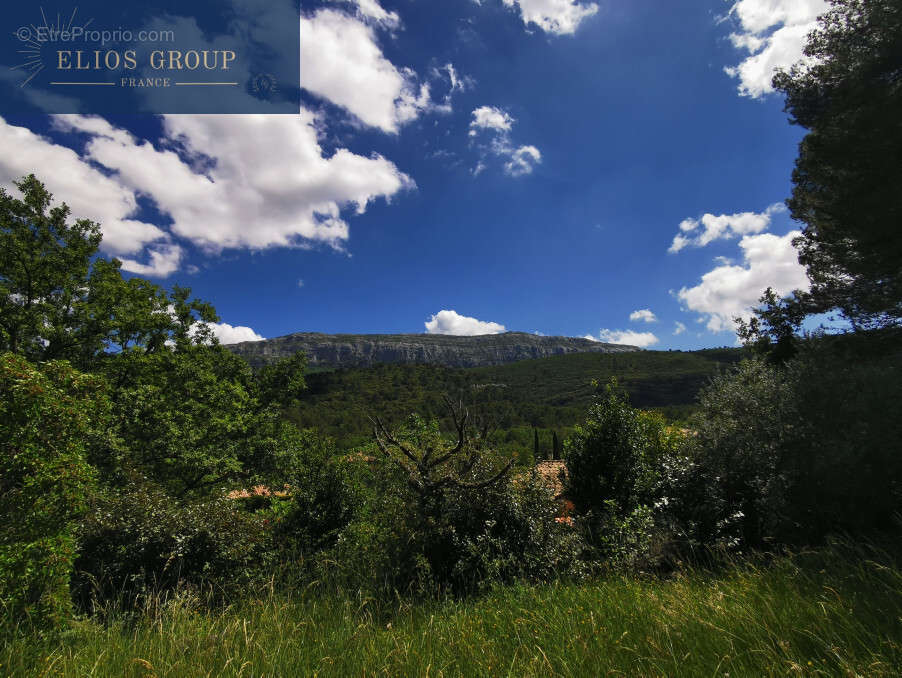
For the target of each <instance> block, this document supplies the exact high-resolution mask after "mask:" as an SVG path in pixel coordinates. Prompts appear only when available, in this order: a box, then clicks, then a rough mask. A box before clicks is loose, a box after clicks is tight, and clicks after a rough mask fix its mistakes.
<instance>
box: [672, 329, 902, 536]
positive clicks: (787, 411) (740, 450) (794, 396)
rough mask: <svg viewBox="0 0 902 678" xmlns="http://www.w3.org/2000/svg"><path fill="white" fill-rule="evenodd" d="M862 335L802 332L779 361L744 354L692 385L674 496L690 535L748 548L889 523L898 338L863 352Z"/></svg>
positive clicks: (898, 417)
mask: <svg viewBox="0 0 902 678" xmlns="http://www.w3.org/2000/svg"><path fill="white" fill-rule="evenodd" d="M863 341H864V340H863V339H862V338H861V337H819V338H814V339H809V340H806V341H803V342H800V344H799V350H798V355H797V356H796V357H795V358H793V359H792V360H790V361H789V362H787V363H786V364H785V365H784V366H783V367H773V366H770V365H768V364H767V363H766V362H765V361H764V360H762V359H760V358H755V359H751V360H747V361H745V362H743V363H742V364H740V366H739V367H738V368H737V369H736V370H735V372H733V373H731V374H727V375H724V376H722V377H720V378H718V379H715V380H714V381H713V382H712V383H711V385H710V386H709V387H708V388H707V389H706V390H705V391H704V392H703V394H702V396H701V410H700V412H699V414H698V415H697V417H696V419H695V421H694V423H693V426H694V427H695V429H696V430H697V433H698V436H697V440H696V442H697V457H696V459H695V463H694V466H693V469H692V472H691V473H689V474H687V475H686V477H685V479H684V480H685V482H684V484H683V492H682V494H683V497H682V499H681V501H680V503H681V511H682V514H683V515H684V516H686V523H687V524H689V525H691V526H692V531H693V532H694V534H695V537H696V539H697V540H698V541H699V542H702V543H712V542H718V543H726V544H731V545H734V546H749V547H753V548H758V547H762V546H764V545H766V544H768V543H773V542H780V543H796V544H799V543H801V544H807V543H817V542H821V541H823V539H824V538H825V537H826V536H827V535H828V534H830V533H840V532H846V533H853V534H858V535H862V534H866V533H868V532H872V531H874V530H888V529H892V528H893V527H894V519H895V517H896V516H897V515H898V513H899V511H900V509H902V459H900V455H899V449H900V447H899V440H900V439H902V423H900V422H902V400H900V395H902V393H900V386H899V384H900V381H899V354H898V344H896V348H895V349H892V350H888V351H885V350H884V351H881V353H880V354H879V355H877V354H875V355H871V354H870V353H869V351H868V347H869V346H871V345H870V344H869V343H868V342H867V341H864V343H862V342H863ZM850 346H855V347H857V348H856V350H853V351H847V349H848V348H849V347H850Z"/></svg>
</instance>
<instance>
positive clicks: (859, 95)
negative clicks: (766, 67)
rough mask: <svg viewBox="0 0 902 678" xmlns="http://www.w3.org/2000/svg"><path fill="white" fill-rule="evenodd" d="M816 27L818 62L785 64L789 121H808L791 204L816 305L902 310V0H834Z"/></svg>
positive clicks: (811, 48) (777, 83)
mask: <svg viewBox="0 0 902 678" xmlns="http://www.w3.org/2000/svg"><path fill="white" fill-rule="evenodd" d="M831 2H832V8H831V9H830V11H829V12H827V13H826V14H825V15H824V16H822V17H821V19H820V20H819V25H818V28H817V29H816V30H815V31H814V32H813V33H812V34H811V35H810V36H809V39H808V44H807V46H806V48H805V54H806V55H807V56H808V57H810V58H811V59H812V60H813V62H812V63H810V64H808V65H796V66H794V67H793V68H792V69H791V70H789V71H783V72H778V73H777V75H776V76H775V77H774V87H775V88H776V89H777V90H779V91H781V92H783V93H784V94H785V95H786V107H785V110H786V112H787V113H789V115H790V122H791V123H793V124H796V125H800V126H801V127H803V128H805V129H807V130H808V134H807V135H806V136H805V138H804V139H803V140H802V143H801V145H800V147H799V156H798V159H797V160H796V165H795V170H794V172H793V192H792V198H791V199H790V200H789V201H788V205H789V208H790V211H791V213H792V216H793V218H794V219H797V220H799V221H801V222H803V224H804V227H803V231H802V235H801V237H800V238H798V239H797V241H796V245H797V246H798V247H799V248H800V251H801V255H800V261H801V263H803V264H804V265H805V266H806V268H807V271H808V275H809V278H810V279H811V283H812V286H811V292H810V294H808V295H802V296H801V297H800V300H801V301H802V302H803V304H804V306H805V308H806V310H807V311H808V312H818V311H829V310H832V309H839V310H840V311H841V313H842V314H843V315H844V316H845V317H846V318H848V319H849V320H850V321H852V323H853V324H854V325H856V326H865V327H866V326H873V325H884V324H887V323H898V322H899V319H900V318H902V266H900V264H899V262H900V261H902V230H900V229H899V224H900V223H902V197H900V196H902V192H900V191H899V186H900V185H902V164H900V162H899V158H900V157H902V77H900V64H902V5H900V4H899V2H898V0H831Z"/></svg>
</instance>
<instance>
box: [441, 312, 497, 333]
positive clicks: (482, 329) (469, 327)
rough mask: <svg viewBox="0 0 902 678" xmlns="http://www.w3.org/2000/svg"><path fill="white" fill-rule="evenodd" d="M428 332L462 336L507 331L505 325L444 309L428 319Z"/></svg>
mask: <svg viewBox="0 0 902 678" xmlns="http://www.w3.org/2000/svg"><path fill="white" fill-rule="evenodd" d="M425 325H426V333H427V334H453V335H456V336H460V337H473V336H476V335H480V334H500V333H501V332H504V331H505V328H504V325H499V324H498V323H493V322H484V321H482V320H477V319H476V318H470V317H468V316H465V315H460V314H459V313H458V312H457V311H448V310H443V311H439V312H438V313H436V314H435V315H434V316H432V317H431V318H430V319H429V320H427V321H426V323H425Z"/></svg>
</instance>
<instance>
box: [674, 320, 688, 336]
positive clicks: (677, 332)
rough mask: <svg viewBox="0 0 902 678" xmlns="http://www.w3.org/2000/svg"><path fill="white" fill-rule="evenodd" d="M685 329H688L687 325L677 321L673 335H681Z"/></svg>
mask: <svg viewBox="0 0 902 678" xmlns="http://www.w3.org/2000/svg"><path fill="white" fill-rule="evenodd" d="M685 331H686V326H685V325H684V324H683V323H681V322H679V321H677V322H676V324H675V325H674V326H673V336H677V335H680V334H682V333H683V332H685Z"/></svg>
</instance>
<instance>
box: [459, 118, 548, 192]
mask: <svg viewBox="0 0 902 678" xmlns="http://www.w3.org/2000/svg"><path fill="white" fill-rule="evenodd" d="M472 116H473V117H472V120H470V137H471V138H472V139H473V140H474V141H475V142H476V144H477V147H478V148H479V149H480V153H481V156H480V158H479V161H478V162H477V164H476V167H475V168H474V169H473V175H474V176H476V175H478V174H481V173H482V171H483V170H485V169H486V167H488V164H487V158H488V156H490V155H492V156H495V157H498V158H500V159H501V160H502V162H503V167H504V172H505V173H506V174H507V175H509V176H512V177H522V176H524V175H527V174H532V171H533V169H535V166H536V165H538V164H539V163H540V162H542V153H541V151H539V149H538V148H536V147H535V146H531V145H522V146H517V145H516V144H514V143H513V142H512V141H511V131H512V130H513V126H514V123H516V120H515V119H514V118H513V117H512V116H511V115H510V113H508V112H507V111H505V110H503V109H501V108H496V107H494V106H480V107H479V108H477V109H475V110H474V111H473V113H472Z"/></svg>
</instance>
